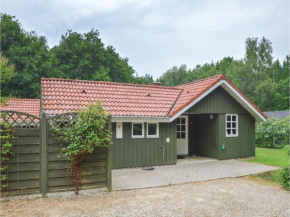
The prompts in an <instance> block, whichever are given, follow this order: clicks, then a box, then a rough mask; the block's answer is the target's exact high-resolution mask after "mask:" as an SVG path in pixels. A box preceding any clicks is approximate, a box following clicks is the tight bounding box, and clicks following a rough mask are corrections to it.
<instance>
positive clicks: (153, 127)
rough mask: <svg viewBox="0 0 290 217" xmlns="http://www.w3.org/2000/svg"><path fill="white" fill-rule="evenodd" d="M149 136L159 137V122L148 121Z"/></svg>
mask: <svg viewBox="0 0 290 217" xmlns="http://www.w3.org/2000/svg"><path fill="white" fill-rule="evenodd" d="M147 138H159V123H147Z"/></svg>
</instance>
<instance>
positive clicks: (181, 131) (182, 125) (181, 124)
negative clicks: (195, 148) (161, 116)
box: [176, 117, 186, 139]
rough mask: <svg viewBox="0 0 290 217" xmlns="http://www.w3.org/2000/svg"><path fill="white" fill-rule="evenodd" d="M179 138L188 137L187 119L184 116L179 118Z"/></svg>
mask: <svg viewBox="0 0 290 217" xmlns="http://www.w3.org/2000/svg"><path fill="white" fill-rule="evenodd" d="M176 132H177V135H176V137H177V139H185V138H186V120H185V118H184V117H180V118H177V130H176Z"/></svg>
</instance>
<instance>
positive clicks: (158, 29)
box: [1, 0, 290, 78]
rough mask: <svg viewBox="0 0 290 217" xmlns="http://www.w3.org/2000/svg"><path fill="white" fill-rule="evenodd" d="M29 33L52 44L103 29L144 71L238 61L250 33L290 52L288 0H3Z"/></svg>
mask: <svg viewBox="0 0 290 217" xmlns="http://www.w3.org/2000/svg"><path fill="white" fill-rule="evenodd" d="M1 3H2V5H1V12H3V13H8V14H10V15H14V16H16V18H17V19H18V20H19V21H20V23H21V24H22V26H23V28H24V29H25V30H27V31H32V30H34V31H36V33H37V34H38V35H44V36H46V38H47V40H48V44H49V46H50V47H52V46H54V45H56V44H58V42H59V40H60V37H61V35H62V34H64V33H65V32H66V30H67V29H72V30H73V31H77V32H88V31H90V30H91V29H92V28H93V29H96V30H99V32H100V36H101V39H102V41H103V42H104V43H105V44H106V45H112V46H113V47H115V48H116V50H117V52H119V53H120V55H121V56H122V57H128V58H129V63H130V65H132V66H133V68H134V69H135V70H136V71H137V72H138V74H139V75H144V74H145V73H148V74H150V75H153V76H154V78H156V77H158V76H160V75H162V73H164V72H165V71H166V70H168V69H169V68H171V67H173V66H175V65H176V66H179V65H181V64H186V65H187V66H188V67H189V68H193V67H195V66H196V65H197V64H204V63H206V62H211V61H217V60H220V59H222V58H223V57H226V56H231V57H234V58H236V59H240V58H242V57H243V56H244V53H245V40H246V39H247V38H248V37H259V38H261V37H262V36H265V37H266V38H267V39H269V40H270V41H271V42H272V45H273V48H274V53H273V55H274V57H275V58H279V59H280V60H284V59H285V56H286V55H287V54H289V53H290V52H289V20H290V18H289V0H218V1H217V0H191V1H190V0H155V1H153V0H80V1H76V0H47V1H45V0H1Z"/></svg>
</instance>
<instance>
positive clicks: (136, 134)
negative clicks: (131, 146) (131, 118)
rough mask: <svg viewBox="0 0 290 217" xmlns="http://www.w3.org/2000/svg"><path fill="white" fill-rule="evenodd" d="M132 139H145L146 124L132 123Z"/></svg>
mask: <svg viewBox="0 0 290 217" xmlns="http://www.w3.org/2000/svg"><path fill="white" fill-rule="evenodd" d="M132 138H144V123H132Z"/></svg>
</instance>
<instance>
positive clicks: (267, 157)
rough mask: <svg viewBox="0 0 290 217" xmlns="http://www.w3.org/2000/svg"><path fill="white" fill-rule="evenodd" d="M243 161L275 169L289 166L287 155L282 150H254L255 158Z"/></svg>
mask: <svg viewBox="0 0 290 217" xmlns="http://www.w3.org/2000/svg"><path fill="white" fill-rule="evenodd" d="M245 161H248V162H254V163H261V164H266V165H271V166H277V167H284V166H288V165H289V159H288V155H287V152H286V151H285V150H284V149H270V148H256V157H255V158H249V159H246V160H245Z"/></svg>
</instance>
